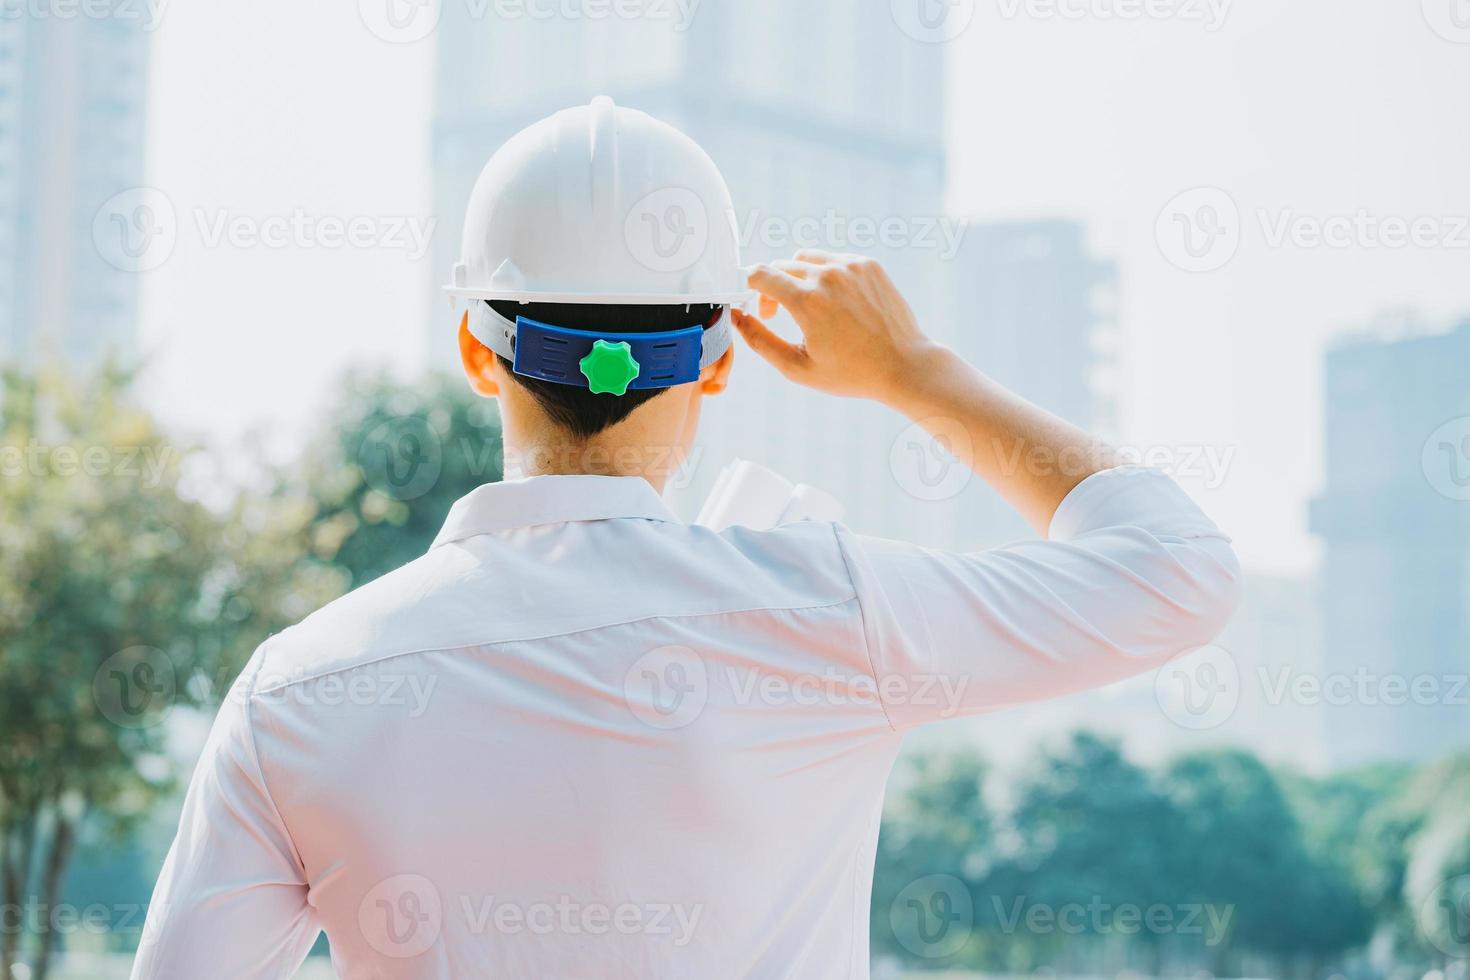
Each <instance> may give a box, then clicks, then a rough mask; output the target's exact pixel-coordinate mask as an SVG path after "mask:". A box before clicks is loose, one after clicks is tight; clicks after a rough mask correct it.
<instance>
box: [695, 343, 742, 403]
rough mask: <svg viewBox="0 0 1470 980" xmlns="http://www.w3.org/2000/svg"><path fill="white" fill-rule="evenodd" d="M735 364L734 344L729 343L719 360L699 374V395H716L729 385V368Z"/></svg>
mask: <svg viewBox="0 0 1470 980" xmlns="http://www.w3.org/2000/svg"><path fill="white" fill-rule="evenodd" d="M734 363H735V344H734V343H731V344H730V346H729V347H728V348H727V349H726V350H725V353H723V354H721V355H720V359H719V360H718V361H715V363H713V364H711V365H710V366H709V367H707V368H705V369H704V370H703V371H701V372H699V393H700V394H701V395H718V394H719V393H720V392H722V391H724V390H725V385H727V384H729V383H730V368H731V367H732V366H733V365H734Z"/></svg>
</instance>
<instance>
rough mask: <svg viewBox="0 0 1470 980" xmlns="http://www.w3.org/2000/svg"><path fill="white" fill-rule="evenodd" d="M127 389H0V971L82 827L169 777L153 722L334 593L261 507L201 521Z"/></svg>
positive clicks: (48, 376)
mask: <svg viewBox="0 0 1470 980" xmlns="http://www.w3.org/2000/svg"><path fill="white" fill-rule="evenodd" d="M130 382H131V377H130V376H129V374H127V373H126V372H123V371H120V370H117V369H115V368H113V367H105V368H103V369H101V370H100V371H99V372H98V373H97V374H96V376H95V377H89V378H87V379H85V380H83V381H73V380H69V379H68V377H67V375H66V374H65V373H64V372H63V371H61V370H59V369H55V368H46V369H43V370H41V371H39V372H36V373H33V374H24V373H21V372H19V371H15V370H10V371H7V372H6V373H5V374H4V376H3V386H0V453H3V459H0V879H3V892H4V905H5V908H6V910H8V913H9V916H10V917H11V918H12V920H13V921H10V922H6V923H4V924H3V925H4V926H5V928H3V929H0V937H3V939H0V975H8V970H9V968H10V965H11V964H12V963H13V962H15V961H16V959H17V957H18V956H19V955H21V954H22V952H23V950H22V946H23V944H24V943H25V939H26V937H27V935H29V936H30V938H31V945H32V946H33V949H34V959H35V962H34V967H33V970H32V974H31V975H32V976H33V977H35V978H37V980H42V978H44V977H45V975H46V973H47V970H48V968H49V966H50V963H51V957H52V954H53V952H54V950H55V948H56V943H57V937H56V935H55V928H54V925H55V922H56V909H57V902H58V896H59V895H60V890H61V885H62V881H63V878H64V876H65V872H66V868H67V864H68V862H69V860H70V858H71V856H72V851H73V848H74V846H75V843H76V840H77V838H78V834H79V830H80V828H81V826H82V824H83V822H84V821H87V820H89V819H97V820H101V821H104V822H107V823H109V824H112V825H114V826H115V827H125V826H127V825H128V824H130V823H131V822H133V821H136V820H137V819H138V818H139V817H141V816H142V815H144V814H146V812H147V811H148V809H149V807H150V806H151V805H152V804H153V802H154V801H156V800H157V799H158V798H159V796H160V795H161V794H163V793H165V792H167V791H168V790H169V789H170V787H171V786H172V785H173V782H174V779H173V773H172V771H171V768H170V765H169V760H168V756H167V754H166V753H165V752H164V732H165V726H164V724H163V722H164V721H165V718H166V716H167V714H168V713H169V712H170V711H172V710H174V709H177V708H180V707H187V706H189V705H194V704H199V703H201V702H206V701H208V700H209V699H210V698H211V697H212V696H214V694H215V691H216V688H217V685H218V684H219V680H220V678H222V677H228V676H231V675H232V674H233V673H234V671H235V670H237V669H238V667H239V665H240V664H241V663H242V662H243V660H244V659H245V658H246V657H247V656H248V654H249V651H250V650H251V649H252V648H253V647H254V645H255V644H256V643H257V642H258V641H259V640H260V639H262V638H263V637H264V636H265V635H266V634H267V633H268V632H269V631H270V630H271V629H273V628H277V627H279V626H280V625H281V624H282V623H283V622H287V621H289V619H290V618H291V616H292V614H293V613H294V611H295V610H296V609H298V608H301V607H303V606H307V605H310V604H313V603H314V602H315V601H317V600H318V599H319V598H325V597H328V596H330V595H332V594H335V592H336V591H338V590H339V589H340V581H339V580H337V579H334V578H333V576H331V575H330V574H324V573H321V574H311V573H310V572H309V570H305V571H304V570H303V569H301V568H300V566H299V563H298V560H297V559H298V557H299V556H298V555H297V554H295V553H294V551H293V549H292V548H291V547H290V545H289V538H290V537H291V536H292V534H286V535H276V534H274V533H273V532H272V530H271V529H272V528H290V526H291V519H292V517H291V514H289V513H283V508H282V507H281V506H280V504H279V503H278V502H271V501H267V502H262V503H245V502H240V503H237V504H235V505H234V506H233V507H231V508H230V509H228V510H227V511H226V512H224V513H219V512H216V511H213V510H211V509H210V508H208V507H206V506H204V505H203V504H201V503H200V502H198V501H197V500H196V499H193V498H192V497H191V496H190V495H189V494H187V493H185V492H184V490H183V484H184V479H183V473H184V471H185V469H186V468H187V463H188V462H189V460H190V458H191V457H192V456H194V453H192V452H191V450H190V449H189V448H188V447H184V446H180V445H178V444H176V443H174V442H173V441H171V440H170V439H169V438H168V437H167V436H165V435H164V434H163V433H162V432H160V431H159V429H158V428H157V427H156V425H155V424H154V423H153V421H152V420H151V419H150V418H149V416H148V415H147V413H145V412H144V411H142V410H141V409H140V408H139V407H138V406H137V404H136V403H135V402H134V401H133V400H132V398H131V397H130V394H129V391H130ZM306 516H308V512H307V511H304V510H301V509H300V508H297V509H296V510H295V520H296V521H297V523H298V525H299V526H298V527H297V528H296V529H295V531H294V532H293V533H294V534H299V533H300V527H302V526H304V518H305V517H306ZM33 896H34V901H32V897H33ZM17 920H18V921H17Z"/></svg>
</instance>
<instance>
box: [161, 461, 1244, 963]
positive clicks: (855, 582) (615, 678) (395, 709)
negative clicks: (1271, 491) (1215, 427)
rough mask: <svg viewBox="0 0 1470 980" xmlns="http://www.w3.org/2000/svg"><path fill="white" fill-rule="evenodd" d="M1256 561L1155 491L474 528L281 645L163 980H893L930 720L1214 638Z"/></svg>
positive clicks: (1132, 485) (514, 516)
mask: <svg viewBox="0 0 1470 980" xmlns="http://www.w3.org/2000/svg"><path fill="white" fill-rule="evenodd" d="M1239 577H1240V576H1239V569H1238V566H1237V564H1236V561H1235V558H1234V555H1233V553H1232V551H1231V548H1230V544H1229V539H1228V538H1227V537H1225V536H1224V535H1223V534H1222V533H1221V532H1220V531H1219V530H1218V529H1217V528H1216V527H1215V525H1214V524H1212V523H1211V522H1210V521H1209V520H1208V519H1207V518H1206V517H1205V516H1204V515H1203V514H1202V513H1201V512H1200V511H1199V509H1198V508H1196V507H1195V505H1194V504H1193V503H1192V502H1191V501H1190V500H1189V498H1188V497H1187V496H1186V495H1185V494H1184V492H1183V491H1181V490H1180V489H1179V488H1178V487H1177V486H1176V485H1175V484H1174V482H1173V481H1172V480H1170V479H1169V478H1168V477H1166V476H1164V475H1162V474H1161V473H1158V472H1156V471H1152V470H1146V469H1139V468H1132V467H1129V468H1122V469H1117V470H1112V471H1109V472H1105V473H1101V474H1098V475H1095V476H1093V477H1091V478H1089V479H1088V480H1086V481H1084V482H1083V483H1082V484H1081V485H1080V486H1078V487H1077V488H1076V489H1075V490H1073V491H1072V493H1071V494H1070V495H1069V496H1068V497H1067V499H1066V500H1065V501H1064V502H1063V503H1062V505H1061V508H1060V509H1059V510H1058V511H1057V514H1056V517H1055V519H1054V521H1053V522H1052V526H1051V533H1050V535H1049V540H1047V541H1036V542H1030V543H1024V544H1018V545H1015V546H1012V547H1008V548H1002V549H998V550H992V551H983V552H978V553H975V554H944V553H940V552H936V551H932V550H928V549H924V548H919V547H916V546H913V545H908V544H900V543H897V542H891V541H884V540H878V539H873V538H866V537H862V536H859V535H856V534H853V533H851V532H850V531H848V530H846V529H845V528H843V527H841V526H838V525H832V524H819V523H800V524H792V525H787V526H785V527H781V528H778V529H776V530H772V531H748V530H743V529H738V528H736V529H731V530H728V531H724V532H721V533H718V534H717V533H714V532H713V531H710V530H708V529H707V528H703V527H698V526H690V525H685V524H683V523H681V522H679V521H678V520H677V519H676V518H675V517H674V516H673V515H672V514H671V513H670V511H669V510H668V509H667V508H666V506H665V505H664V503H663V502H662V501H661V500H660V498H659V496H658V494H657V493H656V492H655V491H654V490H653V489H652V488H651V487H650V486H649V484H648V483H646V482H645V481H643V480H641V479H638V478H617V477H597V476H566V477H536V478H532V479H528V480H522V481H517V482H509V483H499V484H492V485H488V486H484V487H481V488H479V489H477V490H475V491H474V492H472V493H470V494H469V495H468V496H466V497H465V498H464V499H462V500H460V501H459V502H458V503H457V504H455V506H454V509H453V510H452V511H451V512H450V515H449V518H448V521H447V522H446V523H445V526H444V529H443V531H442V532H441V533H440V534H439V537H438V539H437V540H436V541H435V542H434V545H433V547H432V548H431V549H430V551H429V552H428V554H426V555H424V556H423V557H422V558H420V559H418V560H417V561H414V562H412V563H410V564H408V565H406V566H404V567H403V568H400V569H398V570H397V571H395V572H393V573H391V574H388V575H385V576H383V577H382V578H379V579H377V580H376V581H374V582H371V583H369V584H368V585H365V586H363V587H362V588H360V589H357V590H356V591H354V592H352V593H351V594H349V595H347V596H344V597H343V598H341V599H339V600H337V601H336V602H333V603H332V604H330V605H328V606H327V607H326V608H324V609H322V610H320V611H319V612H317V613H315V614H314V615H312V616H310V617H308V618H307V619H306V620H305V621H304V622H302V623H300V624H299V625H297V626H295V627H293V628H291V629H289V630H286V631H285V632H283V633H280V634H279V635H277V636H274V637H271V638H270V639H269V640H267V641H266V642H265V643H264V644H263V645H262V646H261V647H260V649H259V650H258V651H257V652H256V654H255V656H254V657H253V658H252V659H251V661H250V663H249V665H248V666H247V667H246V669H245V671H244V672H243V673H242V674H241V676H240V678H239V680H238V681H237V682H236V684H235V687H234V689H233V691H232V693H231V696H230V697H229V698H228V699H227V701H226V703H225V705H224V706H223V707H222V709H221V710H220V713H219V717H218V719H217V720H216V722H215V725H214V728H213V731H212V733H211V735H210V738H209V742H208V745H207V747H206V748H205V750H204V753H203V755H202V757H201V758H200V760H199V763H198V767H197V768H196V770H195V772H194V776H193V781H192V784H191V786H190V788H189V792H188V796H187V799H186V800H185V804H184V812H183V817H182V819H181V821H180V826H179V833H178V837H177V839H176V840H175V841H174V844H173V848H172V849H171V850H170V852H169V856H168V860H167V862H166V864H165V865H164V868H163V872H162V874H161V876H160V878H159V882H158V886H157V890H156V892H155V894H154V899H153V905H152V907H151V909H150V912H149V917H148V925H147V927H146V929H145V931H144V936H143V941H142V945H141V949H140V952H139V955H138V959H137V961H136V965H135V968H134V973H133V975H134V977H138V978H153V977H159V978H167V980H229V978H246V977H251V978H255V977H272V978H276V977H288V976H290V975H291V973H292V972H293V970H294V969H295V968H296V967H297V966H298V965H299V963H300V962H301V960H302V958H303V957H304V956H305V955H306V953H307V951H308V949H309V948H310V947H311V945H312V943H313V941H314V940H315V938H316V937H317V934H318V932H319V931H321V930H325V931H326V934H327V936H328V938H329V940H330V944H331V950H332V959H333V963H334V965H335V968H336V970H337V973H338V975H339V976H341V977H347V978H359V977H361V978H368V977H373V978H400V977H453V978H480V977H536V978H543V977H630V978H631V977H638V978H646V977H689V978H701V980H706V978H714V977H746V976H751V977H798V976H799V977H849V978H851V977H866V976H867V975H868V915H869V909H868V906H869V900H870V891H871V881H872V870H873V857H874V848H875V845H876V841H877V835H878V822H879V813H880V810H881V808H882V802H883V790H884V783H885V781H886V779H887V777H888V773H889V769H890V767H891V765H892V763H893V761H894V758H895V756H896V755H897V753H898V750H899V744H900V742H901V740H902V737H903V733H904V732H905V731H906V730H907V729H909V728H912V727H913V726H915V725H919V724H923V723H925V722H932V721H937V720H940V719H944V718H950V717H954V716H957V715H967V714H972V713H975V712H980V711H987V710H991V709H995V708H999V707H1003V706H1005V705H1010V704H1016V703H1018V702H1021V701H1028V700H1033V699H1038V698H1046V697H1052V696H1056V695H1059V694H1065V693H1067V692H1070V691H1077V690H1080V689H1083V688H1089V687H1095V686H1098V685H1102V684H1107V683H1110V682H1112V681H1116V680H1119V679H1121V678H1124V677H1127V676H1129V675H1131V674H1136V673H1138V672H1140V671H1144V670H1147V669H1149V668H1150V667H1154V666H1157V665H1159V664H1160V663H1162V662H1163V661H1164V660H1166V659H1168V658H1169V657H1171V656H1173V655H1175V654H1177V653H1179V652H1181V651H1183V650H1185V649H1188V648H1192V647H1196V646H1199V645H1202V644H1204V643H1207V642H1209V641H1210V640H1211V639H1212V638H1213V637H1214V636H1215V635H1216V633H1217V632H1218V631H1219V630H1220V629H1221V627H1222V626H1223V625H1224V624H1225V622H1226V620H1227V618H1228V617H1229V615H1230V613H1231V612H1232V610H1233V609H1234V607H1235V604H1236V602H1237V597H1238V583H1239Z"/></svg>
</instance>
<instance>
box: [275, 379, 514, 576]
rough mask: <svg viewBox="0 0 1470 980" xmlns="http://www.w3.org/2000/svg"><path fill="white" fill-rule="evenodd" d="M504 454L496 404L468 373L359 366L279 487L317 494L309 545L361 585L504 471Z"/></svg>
mask: <svg viewBox="0 0 1470 980" xmlns="http://www.w3.org/2000/svg"><path fill="white" fill-rule="evenodd" d="M500 453H501V448H500V420H499V415H498V414H497V412H496V410H495V405H494V403H493V402H491V401H489V400H487V399H484V398H480V397H478V396H477V395H475V394H473V393H472V392H471V391H470V389H469V386H468V385H466V384H465V383H464V381H463V379H457V378H450V377H448V376H447V375H432V376H430V377H428V378H425V379H422V380H421V381H419V382H417V383H415V384H403V383H400V382H397V381H394V380H392V379H390V378H389V377H387V376H386V375H383V374H361V373H355V374H351V375H349V376H348V377H347V378H345V379H344V381H343V384H342V394H341V396H340V398H339V399H338V400H337V402H336V403H335V404H334V405H333V407H332V408H331V410H330V411H329V412H328V414H327V416H326V418H325V419H324V421H323V424H322V426H321V428H320V430H319V432H318V434H317V435H316V437H315V438H314V439H313V440H312V441H311V444H310V445H309V447H308V449H307V451H306V453H305V454H304V455H303V458H302V461H301V465H300V466H299V467H297V468H296V469H294V470H293V472H292V473H291V474H289V475H285V476H283V477H282V479H281V482H280V486H279V488H278V489H277V491H276V495H277V497H278V498H280V499H283V500H303V499H304V500H308V501H310V502H311V505H312V507H313V508H314V514H313V517H312V519H311V522H310V527H309V539H308V540H307V541H306V542H304V545H305V547H306V548H307V550H308V553H309V554H311V555H312V556H313V557H314V558H315V559H316V560H318V561H321V562H325V563H328V564H331V565H335V566H336V567H338V568H341V569H342V570H344V571H345V572H346V573H347V574H348V576H349V581H350V584H351V585H352V586H353V587H356V586H359V585H362V584H364V583H365V582H369V581H371V580H372V579H374V578H377V577H378V576H379V575H382V574H383V573H385V572H389V571H392V570H393V569H395V568H397V567H398V566H400V565H403V564H405V563H407V562H410V561H412V560H413V559H415V558H417V557H419V556H420V555H422V554H423V553H424V552H425V551H426V550H427V549H428V547H429V545H430V543H431V542H432V541H433V540H434V535H436V534H437V533H438V532H439V528H440V527H441V526H442V525H443V522H444V518H445V516H446V515H448V513H449V509H450V507H451V506H453V504H454V502H455V501H456V500H458V499H459V498H460V497H462V496H463V495H464V494H466V493H469V492H470V491H471V490H473V489H474V488H475V487H477V486H479V485H480V484H482V483H489V482H493V481H495V480H499V479H500V478H501V472H502V466H501V456H500Z"/></svg>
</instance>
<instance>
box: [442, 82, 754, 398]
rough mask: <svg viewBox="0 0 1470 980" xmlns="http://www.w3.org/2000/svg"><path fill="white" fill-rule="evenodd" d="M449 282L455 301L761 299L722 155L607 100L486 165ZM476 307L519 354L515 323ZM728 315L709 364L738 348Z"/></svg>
mask: <svg viewBox="0 0 1470 980" xmlns="http://www.w3.org/2000/svg"><path fill="white" fill-rule="evenodd" d="M445 291H446V292H447V293H448V294H449V296H450V298H451V302H453V303H455V304H456V305H459V304H461V303H464V302H465V301H469V300H510V301H516V302H521V303H599V304H660V305H693V304H713V305H722V306H730V305H740V304H741V303H743V302H745V301H746V299H747V298H748V296H749V291H748V289H747V288H746V285H745V274H744V272H743V271H742V269H741V266H740V242H739V235H738V232H737V229H736V224H735V213H734V207H733V205H732V204H731V202H730V192H729V189H728V188H727V187H726V186H725V180H724V178H723V177H721V176H720V171H719V169H718V168H717V167H716V166H715V164H714V161H713V160H711V159H710V158H709V155H708V154H706V153H705V152H704V151H703V150H702V149H700V148H699V146H698V145H697V144H696V143H695V142H694V141H693V140H691V139H690V138H689V137H687V136H685V135H684V134H683V133H681V132H679V131H678V130H677V129H675V128H674V127H672V126H670V125H668V124H667V123H663V122H660V121H659V120H657V119H654V118H653V117H651V116H649V115H647V114H645V113H642V112H638V111H637V110H634V109H625V108H620V107H618V106H615V105H613V102H612V99H610V98H607V97H606V96H599V97H597V98H595V99H593V100H592V103H591V104H590V105H585V106H577V107H575V108H571V109H563V110H562V111H561V112H558V113H556V114H554V115H552V116H549V117H547V118H545V119H542V120H541V121H540V122H537V123H534V124H532V125H531V126H529V127H527V128H526V129H523V130H521V131H520V132H519V133H517V134H516V135H514V136H512V137H511V138H510V139H509V140H508V141H506V143H505V144H504V145H503V146H501V147H500V149H499V150H497V151H496V152H495V154H494V155H493V156H492V157H491V158H490V160H489V162H488V163H486V164H485V169H484V170H483V171H481V172H480V178H479V180H478V181H476V182H475V189H474V191H473V192H472V193H471V194H470V202H469V208H468V210H467V212H466V214H465V222H464V239H463V245H462V249H461V252H460V260H459V261H458V262H456V263H455V265H454V275H453V279H452V281H451V282H450V284H449V285H448V286H446V287H445ZM467 306H468V312H469V313H470V317H469V328H470V330H471V332H472V333H473V334H474V335H475V336H476V337H477V338H478V339H479V340H480V341H481V343H484V344H486V346H488V347H490V348H491V349H492V350H495V351H496V352H497V353H501V354H502V355H504V356H507V357H509V356H511V355H510V353H509V351H510V350H511V348H512V347H513V346H514V345H513V342H512V341H513V338H514V336H515V327H516V324H513V323H510V321H507V320H506V319H505V318H504V317H500V316H499V315H497V314H495V313H494V312H493V311H491V310H490V309H489V306H488V304H486V303H476V302H469V303H468V304H467ZM727 321H728V312H726V313H725V314H723V315H722V316H721V317H720V320H719V322H718V323H717V324H716V325H715V327H717V328H718V330H713V328H712V330H713V333H712V334H711V335H710V336H707V337H706V338H705V342H704V345H703V346H704V350H703V351H702V352H701V353H702V356H701V357H700V358H699V360H700V362H701V364H704V363H710V362H712V361H713V360H714V359H715V358H717V357H718V355H719V354H720V353H723V352H724V349H725V348H726V347H728V345H729V328H728V322H727ZM707 333H710V331H707ZM716 347H717V348H718V350H717V351H716V350H715V348H716ZM568 383H577V382H576V381H575V380H572V381H569V382H568Z"/></svg>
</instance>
